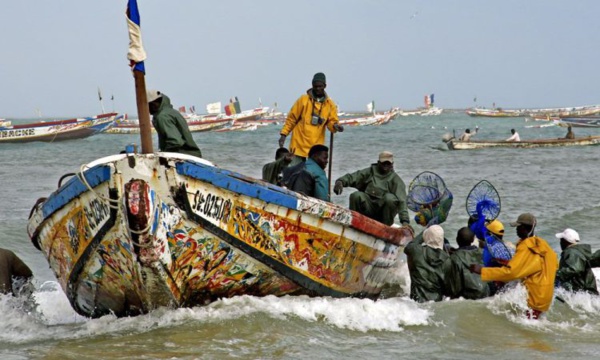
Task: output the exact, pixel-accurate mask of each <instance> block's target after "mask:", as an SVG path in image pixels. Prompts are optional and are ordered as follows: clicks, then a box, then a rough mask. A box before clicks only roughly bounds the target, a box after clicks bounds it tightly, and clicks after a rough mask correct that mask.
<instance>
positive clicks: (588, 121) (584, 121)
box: [557, 116, 600, 128]
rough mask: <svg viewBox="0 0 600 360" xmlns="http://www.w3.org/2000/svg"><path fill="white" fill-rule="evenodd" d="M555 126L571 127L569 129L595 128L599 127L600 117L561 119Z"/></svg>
mask: <svg viewBox="0 0 600 360" xmlns="http://www.w3.org/2000/svg"><path fill="white" fill-rule="evenodd" d="M557 125H558V126H562V127H569V126H571V127H588V128H592V127H593V128H597V127H600V116H587V117H566V118H561V119H560V120H559V121H558V122H557Z"/></svg>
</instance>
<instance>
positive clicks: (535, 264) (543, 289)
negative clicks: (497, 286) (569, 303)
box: [481, 236, 558, 311]
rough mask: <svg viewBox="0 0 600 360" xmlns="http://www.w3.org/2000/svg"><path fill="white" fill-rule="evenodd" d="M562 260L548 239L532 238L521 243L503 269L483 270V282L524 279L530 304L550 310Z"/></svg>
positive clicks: (538, 308) (528, 303) (537, 308)
mask: <svg viewBox="0 0 600 360" xmlns="http://www.w3.org/2000/svg"><path fill="white" fill-rule="evenodd" d="M557 270H558V257H557V256H556V253H555V252H554V250H552V248H551V247H550V246H549V245H548V243H547V242H546V240H544V239H542V238H540V237H537V236H531V237H528V238H526V239H523V240H521V241H519V243H518V244H517V251H516V252H515V255H514V256H513V258H512V259H511V260H510V261H509V262H508V264H506V265H505V266H502V267H495V268H491V267H485V268H482V269H481V280H483V281H502V282H508V281H512V280H517V279H522V281H523V285H525V287H526V288H527V294H528V295H527V305H528V306H529V307H530V308H531V309H533V310H538V311H547V310H548V309H549V308H550V305H551V304H552V297H553V296H554V278H555V277H556V271H557Z"/></svg>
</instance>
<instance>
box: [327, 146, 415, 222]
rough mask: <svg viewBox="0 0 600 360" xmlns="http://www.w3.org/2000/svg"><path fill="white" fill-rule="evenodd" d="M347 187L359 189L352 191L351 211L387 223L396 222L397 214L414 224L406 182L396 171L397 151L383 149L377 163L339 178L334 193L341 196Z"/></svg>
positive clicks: (401, 219) (403, 220)
mask: <svg viewBox="0 0 600 360" xmlns="http://www.w3.org/2000/svg"><path fill="white" fill-rule="evenodd" d="M344 187H353V188H356V189H357V190H358V191H355V192H353V193H352V194H350V210H354V211H358V212H359V213H361V214H363V215H365V216H368V217H370V218H371V219H374V220H377V221H379V222H381V223H383V224H385V225H392V224H393V223H394V218H395V217H396V215H398V217H399V218H400V223H401V224H402V225H409V224H410V218H409V217H408V207H407V202H406V185H404V181H403V180H402V178H400V176H399V175H398V174H397V173H396V172H395V171H394V154H392V153H391V152H389V151H383V152H381V153H380V154H379V161H377V163H375V164H371V166H369V167H368V168H365V169H362V170H358V171H355V172H353V173H350V174H346V175H344V176H342V177H340V178H339V179H337V180H336V181H335V186H334V187H333V192H335V193H336V194H338V195H340V194H341V193H342V190H343V188H344Z"/></svg>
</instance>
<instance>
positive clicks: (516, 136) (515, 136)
mask: <svg viewBox="0 0 600 360" xmlns="http://www.w3.org/2000/svg"><path fill="white" fill-rule="evenodd" d="M510 133H511V134H512V135H511V137H509V138H508V139H506V141H515V142H519V141H521V137H520V136H519V133H518V132H517V131H516V130H515V129H510Z"/></svg>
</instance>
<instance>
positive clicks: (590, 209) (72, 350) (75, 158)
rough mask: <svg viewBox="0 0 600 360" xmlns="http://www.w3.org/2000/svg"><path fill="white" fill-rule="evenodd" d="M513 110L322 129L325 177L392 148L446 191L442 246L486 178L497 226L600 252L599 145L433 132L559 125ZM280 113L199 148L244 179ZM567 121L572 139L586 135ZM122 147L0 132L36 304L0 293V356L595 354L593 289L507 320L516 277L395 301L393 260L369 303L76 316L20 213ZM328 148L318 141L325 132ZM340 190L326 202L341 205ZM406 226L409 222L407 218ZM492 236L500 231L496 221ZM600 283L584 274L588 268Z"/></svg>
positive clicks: (13, 226) (512, 312) (115, 138)
mask: <svg viewBox="0 0 600 360" xmlns="http://www.w3.org/2000/svg"><path fill="white" fill-rule="evenodd" d="M537 124H538V123H533V122H526V121H525V119H524V118H515V119H484V118H470V117H468V116H466V115H464V114H460V113H444V114H442V115H441V116H437V117H404V118H399V119H396V120H394V121H393V122H392V123H390V124H388V125H384V126H379V127H355V128H346V131H345V132H343V133H340V134H336V135H335V138H334V144H333V145H334V146H333V154H334V155H333V164H332V170H333V177H334V178H337V177H338V176H341V175H343V174H345V173H346V172H351V171H354V170H357V169H361V168H364V167H367V166H368V165H369V164H370V163H372V162H375V161H376V159H377V154H378V153H379V152H380V151H383V150H389V151H392V152H393V153H394V155H395V170H396V172H397V173H398V174H399V175H400V176H401V177H402V178H403V179H404V181H405V183H406V185H407V186H408V184H409V183H410V181H411V180H412V179H413V178H414V177H415V176H416V175H418V174H419V173H420V172H422V171H433V172H435V173H437V174H439V175H440V176H441V177H442V178H443V179H444V180H445V182H446V185H447V186H448V187H449V189H450V190H451V191H452V192H453V194H454V204H453V208H452V210H451V211H450V216H449V218H448V220H447V221H446V223H444V224H443V227H444V230H445V232H446V237H447V238H448V239H450V241H451V242H452V243H453V244H454V239H455V236H456V231H457V230H458V229H459V228H460V227H462V226H464V225H465V224H466V221H467V213H466V210H465V199H466V196H467V195H468V193H469V191H470V190H471V188H472V187H473V186H474V185H475V184H476V183H477V182H479V181H480V180H488V181H489V182H491V183H492V184H493V185H494V186H495V187H496V189H497V190H498V192H499V194H500V196H501V199H502V212H501V214H500V216H499V219H500V220H501V221H503V222H504V223H505V225H506V224H507V223H508V222H509V221H512V220H514V219H516V217H517V216H518V215H519V214H520V213H522V212H532V213H533V214H535V215H536V216H537V217H538V223H539V225H538V231H537V232H538V235H540V236H542V237H543V238H545V239H546V240H548V242H549V243H550V244H551V246H553V247H554V249H555V250H556V251H557V253H560V247H559V244H558V241H557V240H556V238H555V237H554V234H555V233H557V232H559V231H562V230H563V229H564V228H565V227H571V228H574V229H575V230H577V231H578V232H579V233H580V235H581V238H582V241H583V242H584V243H589V244H591V245H592V248H593V249H594V250H595V249H598V248H600V230H599V229H598V226H597V224H598V219H599V218H600V195H599V192H598V184H599V182H598V179H599V178H600V166H598V156H599V155H600V147H595V146H589V147H571V148H547V149H484V150H474V151H447V150H446V149H445V145H444V144H443V143H442V142H441V137H442V135H443V134H444V133H448V132H450V133H451V132H452V131H453V130H456V133H457V134H460V133H461V132H462V131H463V130H464V129H465V128H471V129H473V128H474V127H475V126H476V125H478V126H479V128H480V132H479V134H477V135H476V138H480V139H484V138H487V139H504V138H507V137H508V136H509V135H510V129H511V128H515V129H516V130H517V131H518V132H519V133H520V135H521V138H522V139H528V138H550V137H560V136H564V134H565V133H566V129H563V128H552V127H549V128H528V127H527V126H530V125H537ZM280 129H281V125H278V126H275V125H270V126H267V127H264V128H259V129H258V130H257V131H254V132H238V133H235V132H230V133H195V134H194V138H195V139H196V141H197V143H198V144H199V145H200V147H201V149H202V152H203V154H204V156H205V157H206V158H207V159H209V160H211V161H213V162H215V163H216V164H217V165H219V166H221V167H223V168H227V169H229V170H234V171H238V172H240V173H243V174H246V175H249V176H254V177H260V174H261V168H262V165H263V164H265V163H267V162H269V161H272V159H273V157H274V154H275V150H276V148H277V140H278V138H279V135H278V134H279V130H280ZM597 132H598V131H594V130H593V129H585V130H583V129H575V133H576V135H578V136H579V135H597ZM130 143H138V144H139V138H138V136H135V135H109V134H102V135H97V136H93V137H90V138H87V139H80V140H73V141H67V142H58V143H53V144H46V143H28V144H0V151H1V153H2V155H3V156H2V166H1V167H0V179H2V184H3V189H4V191H3V194H2V197H1V200H0V244H1V245H0V246H2V247H5V248H8V249H11V250H13V251H15V252H16V253H17V254H18V255H19V256H20V257H21V258H22V259H23V260H24V261H25V262H26V263H27V264H28V265H29V266H30V267H31V268H32V270H33V272H34V275H35V286H36V292H35V299H36V302H37V308H36V309H35V310H34V311H28V310H26V309H27V307H26V306H25V305H26V304H24V303H23V301H22V300H21V299H15V298H13V297H12V296H2V295H0V358H1V359H30V358H36V359H37V358H44V359H59V358H60V359H108V358H110V359H229V358H233V359H235V358H239V359H305V358H314V359H339V358H350V359H363V358H377V359H425V358H427V359H480V358H495V359H522V358H530V359H562V358H565V357H567V356H568V357H572V358H578V359H597V358H598V357H599V356H600V338H599V337H598V332H599V331H600V298H599V297H593V296H590V295H583V294H569V293H564V292H561V293H560V295H561V297H562V298H563V299H564V300H565V303H562V302H559V301H555V302H554V304H553V306H552V308H551V310H550V311H549V312H548V313H547V314H546V317H545V318H544V319H543V320H540V321H532V320H527V319H525V318H524V317H523V316H522V312H523V311H524V309H525V308H526V301H525V290H524V288H523V287H521V286H517V287H516V288H514V289H512V290H510V291H508V292H506V293H504V294H501V295H499V296H496V297H494V298H489V299H484V300H478V301H470V300H451V301H443V302H439V303H427V304H417V303H415V302H413V301H411V300H410V299H409V298H408V296H407V295H408V293H407V289H408V286H409V279H408V271H407V268H406V264H405V263H404V261H403V260H404V259H401V261H399V263H398V268H397V271H396V274H395V275H396V276H395V279H394V281H393V283H392V284H390V286H389V288H388V289H386V291H385V295H386V298H385V299H381V300H378V301H371V300H364V299H331V298H308V297H283V298H275V297H266V298H256V297H249V296H242V297H237V298H233V299H223V300H221V301H217V302H215V303H213V304H211V305H209V306H205V307H196V308H191V309H175V310H174V309H159V310H156V311H154V312H152V313H150V314H147V315H143V316H138V317H132V318H120V319H118V318H115V317H113V316H105V317H103V318H100V319H94V320H91V319H87V318H84V317H81V316H79V315H77V314H76V313H75V312H74V311H73V310H72V309H71V307H70V305H69V303H68V301H67V298H66V296H65V295H64V293H63V292H62V290H61V289H60V287H59V286H58V285H57V283H56V279H55V278H54V275H53V274H52V272H51V270H50V269H49V267H48V263H47V261H46V260H45V258H44V257H43V256H42V254H41V252H39V251H38V250H36V249H35V248H34V247H33V245H32V244H31V242H30V240H29V238H28V236H27V233H26V224H27V218H28V215H29V211H30V209H31V207H32V206H33V205H34V203H35V201H36V200H37V199H38V198H40V197H45V196H48V195H49V194H50V193H51V192H52V191H54V190H55V189H56V188H57V186H58V180H59V178H60V177H61V176H62V175H64V174H67V173H73V172H77V171H79V167H80V166H81V165H83V164H85V163H88V162H90V161H92V160H95V159H97V158H100V157H103V156H107V155H111V154H114V153H118V152H119V151H121V150H122V149H124V148H125V146H126V145H127V144H130ZM327 145H329V139H328V140H327ZM351 191H352V190H351V189H348V188H346V189H344V193H343V194H342V195H340V196H336V195H334V196H333V201H334V202H336V203H339V204H342V205H347V204H348V195H349V193H350V192H351ZM415 228H416V229H417V230H420V228H419V226H417V225H415ZM505 238H507V239H509V240H512V241H515V240H516V234H515V233H514V230H513V229H512V228H509V227H507V230H506V235H505ZM596 276H597V277H598V278H599V279H600V271H599V269H596Z"/></svg>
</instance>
